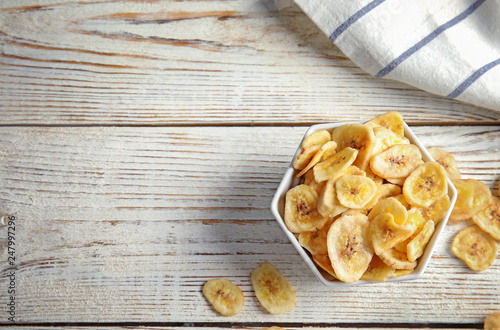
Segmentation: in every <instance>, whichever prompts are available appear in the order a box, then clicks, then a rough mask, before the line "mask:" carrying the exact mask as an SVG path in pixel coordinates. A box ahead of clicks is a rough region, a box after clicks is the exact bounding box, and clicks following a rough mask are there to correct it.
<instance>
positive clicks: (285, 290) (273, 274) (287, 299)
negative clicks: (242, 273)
mask: <svg viewBox="0 0 500 330" xmlns="http://www.w3.org/2000/svg"><path fill="white" fill-rule="evenodd" d="M251 280H252V286H253V289H254V291H255V295H256V296H257V299H258V300H259V302H260V303H261V305H262V307H264V308H265V309H266V310H267V311H268V312H269V313H270V314H283V313H286V312H289V311H291V310H292V309H294V308H295V305H296V303H297V295H296V293H295V290H294V289H293V287H292V286H291V285H290V283H289V282H288V281H287V280H286V278H284V277H283V275H281V273H280V272H279V271H278V270H277V269H276V268H274V267H273V265H271V264H270V263H268V262H265V263H263V264H261V265H260V266H259V267H257V268H256V269H254V270H253V271H252V274H251Z"/></svg>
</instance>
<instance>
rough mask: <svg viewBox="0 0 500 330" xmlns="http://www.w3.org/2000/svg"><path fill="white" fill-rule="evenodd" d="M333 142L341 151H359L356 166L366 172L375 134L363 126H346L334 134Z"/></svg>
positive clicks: (340, 127)
mask: <svg viewBox="0 0 500 330" xmlns="http://www.w3.org/2000/svg"><path fill="white" fill-rule="evenodd" d="M332 141H335V142H337V145H338V148H339V150H342V149H344V148H347V147H350V148H353V149H356V150H358V155H357V158H356V160H355V161H354V163H353V164H354V165H356V166H357V167H359V168H360V169H362V170H364V169H365V168H366V167H367V165H368V162H369V161H370V157H371V153H372V149H373V145H374V143H375V134H374V133H373V130H372V129H370V128H369V127H367V126H365V125H363V124H344V125H341V126H338V127H336V128H335V129H334V130H333V132H332Z"/></svg>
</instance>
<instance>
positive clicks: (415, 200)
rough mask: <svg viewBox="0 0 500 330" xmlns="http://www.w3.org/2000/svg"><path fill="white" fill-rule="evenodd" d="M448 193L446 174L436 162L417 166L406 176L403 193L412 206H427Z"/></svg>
mask: <svg viewBox="0 0 500 330" xmlns="http://www.w3.org/2000/svg"><path fill="white" fill-rule="evenodd" d="M447 193H448V182H447V175H446V171H445V170H444V168H443V167H442V166H441V165H439V164H438V163H437V162H426V163H424V164H422V165H420V166H418V167H417V168H416V169H415V170H414V171H413V172H411V174H410V175H409V176H408V177H407V178H406V180H405V183H404V186H403V195H404V196H405V198H406V200H407V201H408V202H409V203H410V204H411V205H414V206H418V207H429V206H431V205H432V204H433V203H435V202H436V201H437V200H438V199H440V198H442V197H443V196H444V195H446V194H447Z"/></svg>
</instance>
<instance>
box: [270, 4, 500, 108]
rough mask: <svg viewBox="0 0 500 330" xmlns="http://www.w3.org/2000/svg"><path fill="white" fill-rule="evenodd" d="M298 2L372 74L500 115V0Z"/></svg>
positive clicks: (339, 45)
mask: <svg viewBox="0 0 500 330" xmlns="http://www.w3.org/2000/svg"><path fill="white" fill-rule="evenodd" d="M277 1H281V2H283V1H284V0H277ZM294 1H295V2H296V3H297V4H298V5H299V6H300V8H301V9H302V10H303V11H304V12H305V13H306V14H307V15H308V16H309V17H310V18H311V19H312V20H313V21H314V22H315V23H316V25H318V27H319V28H320V29H321V30H322V31H323V32H324V33H325V34H326V35H327V36H328V37H329V38H330V40H331V41H332V42H334V43H335V44H336V45H337V46H338V47H339V48H340V49H341V50H342V51H343V52H344V54H345V55H346V56H348V57H349V58H350V59H351V60H352V61H354V62H355V63H356V64H357V65H359V66H360V67H361V68H362V69H364V70H365V71H367V72H369V73H370V74H372V75H374V76H376V77H380V78H389V79H394V80H398V81H402V82H405V83H408V84H410V85H413V86H416V87H418V88H420V89H423V90H426V91H428V92H431V93H435V94H438V95H443V96H447V97H449V98H453V99H457V100H461V101H464V102H467V103H471V104H475V105H478V106H483V107H487V108H490V109H494V110H500V0H294ZM280 6H283V3H281V4H280Z"/></svg>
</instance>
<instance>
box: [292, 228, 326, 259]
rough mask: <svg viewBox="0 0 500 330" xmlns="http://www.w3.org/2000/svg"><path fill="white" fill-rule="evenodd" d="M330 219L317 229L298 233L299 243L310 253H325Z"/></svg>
mask: <svg viewBox="0 0 500 330" xmlns="http://www.w3.org/2000/svg"><path fill="white" fill-rule="evenodd" d="M332 222H333V220H332V221H329V222H328V223H327V224H326V225H325V226H323V228H321V229H319V230H317V231H309V232H304V233H300V234H299V238H298V241H299V244H300V245H301V246H302V247H303V248H305V249H306V250H308V251H309V252H310V253H311V255H313V256H314V255H316V254H327V253H328V248H327V246H326V236H327V235H328V230H329V229H330V225H331V223H332Z"/></svg>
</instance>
